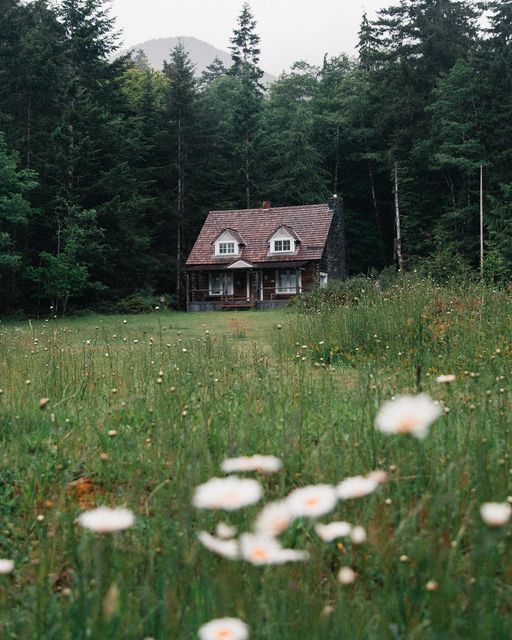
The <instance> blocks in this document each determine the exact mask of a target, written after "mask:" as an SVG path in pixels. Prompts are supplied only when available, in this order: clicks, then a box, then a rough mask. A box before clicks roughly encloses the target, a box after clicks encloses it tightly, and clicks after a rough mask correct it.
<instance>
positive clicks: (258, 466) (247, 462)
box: [221, 455, 283, 473]
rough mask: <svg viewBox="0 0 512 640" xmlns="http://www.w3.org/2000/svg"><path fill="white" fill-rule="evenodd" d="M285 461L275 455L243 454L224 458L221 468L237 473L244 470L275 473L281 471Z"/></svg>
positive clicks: (224, 470)
mask: <svg viewBox="0 0 512 640" xmlns="http://www.w3.org/2000/svg"><path fill="white" fill-rule="evenodd" d="M282 466H283V463H282V462H281V460H279V458H276V457H275V456H261V455H255V456H241V457H240V458H229V459H228V460H224V462H223V463H222V465H221V469H222V471H223V472H224V473H237V472H242V471H259V472H261V473H274V472H275V471H279V469H281V468H282Z"/></svg>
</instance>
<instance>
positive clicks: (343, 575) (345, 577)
mask: <svg viewBox="0 0 512 640" xmlns="http://www.w3.org/2000/svg"><path fill="white" fill-rule="evenodd" d="M356 578H357V573H356V572H355V571H354V570H353V569H351V568H350V567H341V569H340V570H339V572H338V581H339V582H341V584H352V583H353V582H355V581H356Z"/></svg>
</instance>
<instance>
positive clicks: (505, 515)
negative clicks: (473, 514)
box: [480, 502, 512, 527]
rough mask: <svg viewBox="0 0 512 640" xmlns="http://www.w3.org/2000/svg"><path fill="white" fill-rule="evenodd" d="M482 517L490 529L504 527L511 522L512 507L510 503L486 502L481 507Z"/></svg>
mask: <svg viewBox="0 0 512 640" xmlns="http://www.w3.org/2000/svg"><path fill="white" fill-rule="evenodd" d="M480 515H481V516H482V520H483V521H484V522H485V524H488V525H489V526H490V527H502V526H503V525H504V524H507V522H508V521H509V520H510V516H511V515H512V506H511V505H510V504H509V503H508V502H485V503H484V504H483V505H482V506H481V507H480Z"/></svg>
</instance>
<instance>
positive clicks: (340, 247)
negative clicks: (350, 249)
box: [327, 195, 348, 280]
mask: <svg viewBox="0 0 512 640" xmlns="http://www.w3.org/2000/svg"><path fill="white" fill-rule="evenodd" d="M329 209H331V211H332V222H331V228H330V230H329V236H328V238H327V270H328V273H329V278H333V279H335V280H345V278H346V277H347V276H348V272H347V257H346V238H345V216H344V212H343V198H338V196H337V195H333V197H332V198H329Z"/></svg>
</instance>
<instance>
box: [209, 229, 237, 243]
mask: <svg viewBox="0 0 512 640" xmlns="http://www.w3.org/2000/svg"><path fill="white" fill-rule="evenodd" d="M225 233H229V234H230V235H231V237H232V238H233V240H235V241H236V242H238V244H245V240H244V239H243V238H242V236H241V235H240V234H239V233H238V231H237V230H236V229H228V228H226V229H222V230H221V231H220V233H218V234H217V236H216V237H215V238H214V239H213V240H212V244H215V242H217V240H218V239H219V238H221V237H222V236H223V235H224V234H225Z"/></svg>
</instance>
